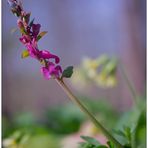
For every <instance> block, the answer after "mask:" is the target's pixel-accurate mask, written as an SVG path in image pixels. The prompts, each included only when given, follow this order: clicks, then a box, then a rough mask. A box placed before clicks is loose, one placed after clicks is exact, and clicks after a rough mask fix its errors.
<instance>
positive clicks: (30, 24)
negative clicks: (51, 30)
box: [29, 18, 35, 27]
mask: <svg viewBox="0 0 148 148" xmlns="http://www.w3.org/2000/svg"><path fill="white" fill-rule="evenodd" d="M34 20H35V19H34V18H33V19H32V20H31V22H30V23H29V26H30V27H31V26H32V25H33V22H34Z"/></svg>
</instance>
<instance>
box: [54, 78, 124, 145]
mask: <svg viewBox="0 0 148 148" xmlns="http://www.w3.org/2000/svg"><path fill="white" fill-rule="evenodd" d="M55 80H56V82H57V83H58V84H59V85H60V86H61V87H62V89H63V90H64V92H65V93H66V94H67V95H68V97H69V98H70V99H71V100H72V101H73V102H74V103H76V104H77V105H78V107H79V108H80V109H81V110H82V111H83V112H84V113H85V114H86V115H87V116H88V117H89V119H90V120H91V121H92V122H93V123H94V124H95V125H96V127H97V128H99V129H100V130H101V131H102V133H103V134H104V135H105V136H106V137H107V138H108V139H109V140H111V141H112V142H113V143H114V144H115V145H116V146H117V148H123V146H122V145H121V144H120V143H119V142H118V141H117V140H116V139H115V138H114V137H113V136H112V135H111V134H110V133H109V132H108V131H107V130H106V129H105V128H104V127H103V126H102V125H101V123H100V122H99V121H98V120H97V119H96V118H95V117H94V116H93V115H92V114H91V113H90V112H89V111H88V109H87V108H86V107H85V106H84V105H83V104H82V103H81V102H80V101H79V99H78V98H77V97H76V96H74V94H73V93H72V92H71V90H70V89H69V88H68V86H67V85H66V84H65V83H64V81H63V80H62V79H58V78H57V79H55Z"/></svg>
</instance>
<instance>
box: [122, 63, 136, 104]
mask: <svg viewBox="0 0 148 148" xmlns="http://www.w3.org/2000/svg"><path fill="white" fill-rule="evenodd" d="M120 69H121V73H122V75H123V78H124V80H125V81H126V84H127V87H128V89H129V91H130V92H131V95H132V99H133V102H134V104H135V105H138V95H137V93H136V90H135V88H134V86H133V85H132V83H131V81H130V80H129V78H128V75H127V72H126V70H125V68H124V66H123V64H122V63H121V64H120Z"/></svg>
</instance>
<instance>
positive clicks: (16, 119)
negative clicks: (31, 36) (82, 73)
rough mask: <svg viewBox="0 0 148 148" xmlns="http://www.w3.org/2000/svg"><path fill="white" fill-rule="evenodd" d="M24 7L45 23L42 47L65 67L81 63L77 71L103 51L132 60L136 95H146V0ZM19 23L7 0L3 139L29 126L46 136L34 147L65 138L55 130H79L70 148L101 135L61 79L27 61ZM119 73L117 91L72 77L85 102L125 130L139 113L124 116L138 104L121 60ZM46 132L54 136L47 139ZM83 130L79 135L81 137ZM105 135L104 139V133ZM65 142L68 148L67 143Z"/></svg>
mask: <svg viewBox="0 0 148 148" xmlns="http://www.w3.org/2000/svg"><path fill="white" fill-rule="evenodd" d="M23 6H24V9H25V10H26V11H28V12H31V13H32V18H35V22H36V23H40V24H41V25H42V27H41V30H42V31H48V34H47V35H46V36H44V37H43V39H42V40H41V41H40V42H39V47H40V49H48V50H50V51H51V52H52V53H54V54H56V55H58V56H59V57H60V58H61V65H62V67H63V69H64V68H66V67H67V66H69V65H73V66H74V72H75V67H77V66H79V65H80V64H81V62H82V59H83V58H84V57H86V56H87V57H90V58H92V59H93V58H97V57H99V56H101V55H102V54H106V55H108V56H109V57H112V56H114V57H116V58H118V59H119V61H120V63H122V64H123V65H124V68H125V69H126V72H127V75H128V77H129V79H130V81H131V83H132V85H133V86H134V87H135V89H136V93H137V94H138V95H139V96H140V97H139V98H140V99H143V96H145V88H146V0H36V1H35V0H24V1H23ZM16 20H17V18H15V17H14V16H13V14H12V13H11V12H10V9H9V6H8V4H7V2H6V0H2V112H3V122H4V123H3V137H4V138H5V137H7V136H8V135H10V134H12V133H13V132H14V131H17V130H18V129H20V130H22V129H24V127H25V128H26V127H27V130H28V131H29V132H30V131H31V130H33V131H35V133H38V135H37V136H36V137H33V139H31V140H30V141H31V142H32V143H33V145H31V144H32V143H31V144H29V145H30V148H32V147H37V148H40V147H45V148H47V147H48V146H49V145H50V144H51V143H54V144H56V143H58V142H57V141H56V140H57V138H58V136H56V138H55V137H54V138H53V135H55V134H57V135H59V134H72V136H70V137H68V138H67V140H66V143H68V146H67V148H69V143H70V142H71V141H73V144H76V143H77V142H78V140H77V138H78V139H79V140H80V135H81V134H84V133H85V134H86V135H92V136H93V135H95V134H94V132H92V131H94V127H92V125H90V123H87V121H86V122H82V121H84V120H83V119H84V116H83V114H81V113H80V111H79V109H78V108H77V107H74V106H73V105H72V103H71V102H70V101H69V99H68V97H67V96H66V95H65V94H64V92H63V91H62V89H61V88H60V87H59V86H58V85H57V83H56V82H55V81H54V80H49V81H47V80H45V79H44V77H43V76H42V74H41V72H40V64H39V63H38V62H37V61H35V60H32V59H31V58H26V59H21V52H22V50H23V49H24V47H23V46H22V44H21V43H20V42H19V40H18V38H19V37H20V34H19V32H18V31H17V32H14V33H13V34H12V33H11V32H12V31H11V30H12V29H13V28H16ZM117 77H118V85H117V86H116V87H113V88H101V87H98V86H96V85H92V86H91V87H90V86H87V85H88V84H87V85H86V86H85V87H84V88H83V87H81V82H80V83H79V84H78V85H74V83H73V82H72V81H71V79H68V80H66V81H67V82H66V83H67V84H68V85H69V86H70V88H71V89H72V91H73V92H74V93H75V95H77V96H79V98H80V99H83V101H84V102H85V100H87V99H89V101H88V102H87V105H88V107H90V109H91V110H92V111H93V112H94V113H95V114H96V115H98V116H99V119H100V120H101V122H102V123H104V125H106V126H107V127H108V128H110V129H112V128H113V127H115V128H116V129H117V127H121V126H122V124H121V123H122V121H124V123H126V124H127V123H128V122H129V123H130V124H131V123H134V120H135V117H137V115H138V113H137V110H136V111H135V110H133V111H132V114H131V113H130V112H129V113H130V116H129V118H127V116H126V118H125V117H124V115H123V118H124V119H123V118H122V116H121V114H124V113H126V112H127V111H129V110H130V109H131V107H132V106H133V105H134V104H133V101H132V95H131V93H130V91H129V89H128V87H127V84H126V81H125V79H124V78H123V74H122V72H121V70H120V65H119V68H118V70H117ZM96 101H97V102H96ZM102 102H106V103H105V104H106V105H105V104H104V103H102ZM67 104H68V105H67ZM50 109H51V110H50ZM141 109H142V108H141ZM143 113H144V114H142V117H141V118H140V119H139V121H141V122H139V123H140V124H139V127H140V128H141V131H142V132H141V133H140V136H139V139H140V138H141V141H142V142H141V143H142V144H145V138H144V136H145V128H146V127H145V116H144V115H145V112H143ZM120 117H121V119H120ZM131 117H132V118H131ZM118 120H119V121H118ZM136 121H137V120H136ZM41 127H42V128H41ZM41 129H42V130H41ZM90 129H91V132H90ZM43 131H44V132H45V133H46V132H48V135H46V136H45V137H44V134H43V135H42V136H40V134H41V133H44V132H43ZM75 132H78V133H76V134H73V133H75ZM49 133H50V134H49ZM90 133H91V134H90ZM92 133H93V134H92ZM17 134H18V133H17ZM27 134H28V133H27ZM141 134H142V136H141ZM18 135H19V134H18ZM49 136H50V137H49ZM52 138H53V140H52ZM101 138H104V137H102V135H101ZM101 138H100V139H101ZM49 139H50V141H49ZM102 141H103V140H102ZM42 142H43V143H44V144H45V145H46V146H43V143H42ZM48 142H51V143H50V144H49V143H48ZM34 144H36V145H34ZM40 144H41V145H40ZM63 145H64V148H66V144H63ZM51 147H52V148H57V146H51ZM70 147H71V148H72V144H70ZM75 147H76V146H74V147H73V148H75ZM142 147H144V146H142ZM27 148H29V146H27Z"/></svg>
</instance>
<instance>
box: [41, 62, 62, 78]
mask: <svg viewBox="0 0 148 148" xmlns="http://www.w3.org/2000/svg"><path fill="white" fill-rule="evenodd" d="M41 72H42V74H43V75H44V77H45V78H46V79H51V78H52V77H54V78H55V77H56V78H58V77H60V73H62V68H61V66H59V65H57V66H55V65H54V64H53V63H52V62H48V65H47V66H46V67H42V68H41Z"/></svg>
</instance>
